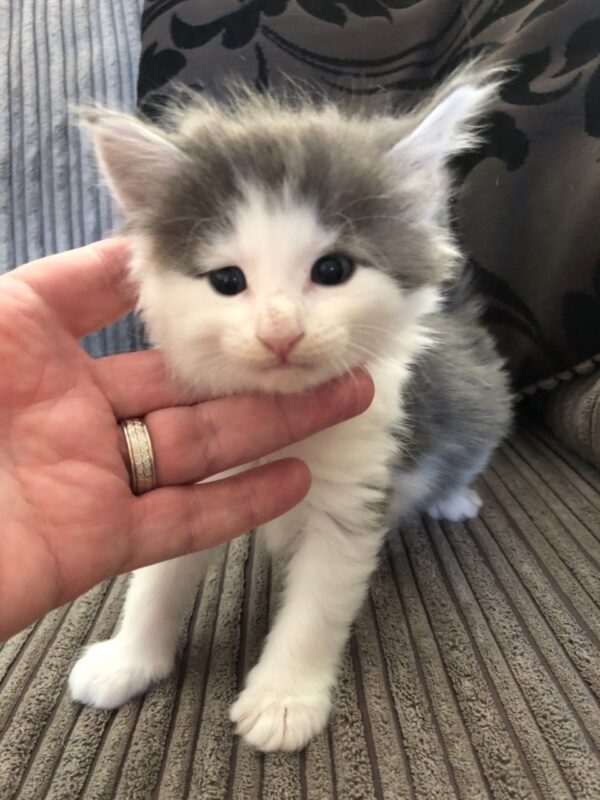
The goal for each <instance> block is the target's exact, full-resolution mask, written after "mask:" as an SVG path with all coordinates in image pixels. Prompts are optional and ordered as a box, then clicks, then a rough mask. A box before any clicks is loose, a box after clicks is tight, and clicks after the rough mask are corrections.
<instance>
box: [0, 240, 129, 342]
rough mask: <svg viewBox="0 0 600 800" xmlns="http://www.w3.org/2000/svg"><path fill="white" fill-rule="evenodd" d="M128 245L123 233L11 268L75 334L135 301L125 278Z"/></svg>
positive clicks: (114, 315) (93, 327) (104, 321)
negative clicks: (120, 235)
mask: <svg viewBox="0 0 600 800" xmlns="http://www.w3.org/2000/svg"><path fill="white" fill-rule="evenodd" d="M128 259H129V248H128V245H127V240H126V239H125V238H123V237H115V238H113V239H105V240H104V241H101V242H95V243H94V244H90V245H87V246H86V247H80V248H78V249H77V250H69V251H68V252H66V253H59V254H57V255H54V256H48V257H47V258H40V259H38V260H37V261H32V262H31V263H30V264H25V265H24V266H22V267H19V268H18V269H16V270H14V271H13V272H12V273H11V277H13V278H17V279H18V280H22V281H24V282H25V283H27V284H28V285H29V286H31V288H32V289H33V290H34V291H35V292H36V294H38V295H39V296H40V297H41V298H42V299H43V301H44V302H45V303H46V304H47V305H48V306H50V307H51V308H52V309H54V311H55V312H56V314H57V316H58V317H60V319H61V321H62V322H63V323H64V324H65V325H66V326H67V327H68V328H69V330H70V331H72V333H73V334H75V336H78V337H79V336H84V335H85V334H86V333H91V332H92V331H94V330H97V329H98V328H102V327H103V326H104V325H108V324H109V323H111V322H114V321H115V320H117V319H119V318H120V317H122V316H123V315H124V314H126V313H127V312H128V311H130V310H131V309H132V308H133V306H134V305H135V291H134V289H133V287H132V286H131V284H130V283H129V281H128V273H127V261H128Z"/></svg>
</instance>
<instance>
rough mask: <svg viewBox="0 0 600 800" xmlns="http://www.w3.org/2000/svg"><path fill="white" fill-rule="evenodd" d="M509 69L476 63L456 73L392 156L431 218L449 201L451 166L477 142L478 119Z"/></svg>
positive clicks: (401, 176)
mask: <svg viewBox="0 0 600 800" xmlns="http://www.w3.org/2000/svg"><path fill="white" fill-rule="evenodd" d="M505 75H506V68H505V67H495V68H493V69H487V70H485V71H482V70H481V68H479V69H477V67H476V65H471V66H469V67H467V68H466V69H462V70H460V71H459V72H457V73H455V74H454V75H453V76H452V77H451V78H450V79H449V80H448V81H446V83H445V84H443V85H442V87H441V88H440V90H439V91H438V92H436V94H435V95H434V96H433V98H432V99H431V100H430V101H429V102H428V103H426V105H425V106H424V107H423V108H421V109H420V111H418V112H417V115H418V116H417V124H416V126H415V127H414V128H413V130H412V131H411V132H410V133H408V134H407V135H406V136H405V137H404V138H403V139H401V140H400V141H399V142H398V143H397V144H396V145H394V147H392V149H391V150H390V151H389V152H388V154H387V157H388V159H389V160H390V161H391V163H392V164H393V165H394V168H395V169H396V170H397V172H398V178H399V180H400V181H401V182H402V184H403V185H405V186H406V185H408V186H410V187H411V188H413V189H415V190H417V191H418V193H419V196H420V197H421V201H422V207H421V208H420V209H419V213H420V214H421V215H425V219H426V220H432V221H439V218H440V214H443V213H444V212H443V209H444V208H445V207H446V205H447V202H448V179H447V175H446V165H447V163H448V161H449V160H450V159H451V158H452V156H455V155H457V154H458V153H461V152H463V151H465V150H469V149H471V148H473V147H474V146H475V145H476V144H477V142H478V138H479V137H478V125H477V123H478V121H479V120H480V119H481V117H482V115H483V114H484V113H485V112H486V111H487V110H488V108H489V106H490V104H491V101H492V100H493V99H494V97H496V96H497V93H498V89H499V86H500V85H501V83H502V78H503V77H504V76H505Z"/></svg>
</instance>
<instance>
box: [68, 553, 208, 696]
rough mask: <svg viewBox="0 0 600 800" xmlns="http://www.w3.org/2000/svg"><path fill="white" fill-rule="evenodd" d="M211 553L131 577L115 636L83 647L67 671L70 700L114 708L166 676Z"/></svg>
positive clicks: (164, 564)
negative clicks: (69, 670)
mask: <svg viewBox="0 0 600 800" xmlns="http://www.w3.org/2000/svg"><path fill="white" fill-rule="evenodd" d="M215 552H216V551H215V550H212V551H204V552H202V553H193V554H192V555H189V556H183V557H182V558H174V559H172V560H171V561H165V562H163V563H162V564H154V565H153V566H151V567H145V568H144V569H139V570H137V571H136V572H134V573H133V576H132V578H131V583H130V585H129V589H128V591H127V598H126V600H125V610H124V612H123V620H122V622H121V624H120V626H119V631H118V633H117V634H116V636H114V637H113V638H112V639H107V640H106V641H104V642H97V643H96V644H93V645H91V647H88V648H87V650H86V651H85V652H84V654H83V655H82V656H81V657H80V658H79V660H78V661H77V663H76V664H75V666H74V667H73V669H72V670H71V675H70V676H69V688H70V690H71V695H72V697H73V699H74V700H78V701H79V702H80V703H86V704H88V705H92V706H96V707H97V708H117V707H118V706H120V705H122V704H123V703H126V702H127V701H128V700H129V699H130V698H131V697H133V696H134V695H137V694H140V693H142V692H145V691H146V689H147V688H148V687H149V686H150V684H152V683H154V682H155V681H158V680H161V679H162V678H165V677H166V676H167V675H168V674H169V673H170V672H171V670H172V669H173V665H174V660H175V650H176V647H177V639H178V635H179V626H180V623H181V617H182V615H183V614H184V612H185V610H186V607H187V606H188V605H189V604H190V603H191V599H192V597H193V595H194V592H195V591H196V586H197V584H198V580H199V579H200V577H201V576H202V574H203V572H205V571H206V569H207V567H208V565H209V563H210V561H211V560H212V558H214V553H215Z"/></svg>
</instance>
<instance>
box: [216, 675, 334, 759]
mask: <svg viewBox="0 0 600 800" xmlns="http://www.w3.org/2000/svg"><path fill="white" fill-rule="evenodd" d="M330 708H331V699H330V693H329V691H328V690H324V691H320V690H316V691H315V689H314V687H311V688H307V690H306V691H303V690H302V687H295V688H294V689H293V690H291V691H286V690H285V689H283V688H278V687H277V686H274V685H273V686H265V685H261V684H255V685H250V686H248V688H247V689H244V691H243V692H242V693H241V694H240V695H239V697H238V699H237V700H236V701H235V703H234V704H233V705H232V706H231V709H230V712H229V717H230V719H231V721H232V722H233V723H235V726H236V727H235V732H236V733H237V734H238V735H240V736H243V737H244V739H245V741H246V742H247V743H248V744H249V745H251V746H252V747H256V748H257V749H258V750H263V751H264V752H272V751H273V750H301V749H302V748H303V747H304V746H305V745H306V744H308V742H309V741H310V740H311V739H312V738H313V737H314V736H316V735H317V734H318V733H319V732H320V731H322V730H323V728H324V727H325V724H326V723H327V717H328V716H329V710H330Z"/></svg>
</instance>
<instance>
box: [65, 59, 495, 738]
mask: <svg viewBox="0 0 600 800" xmlns="http://www.w3.org/2000/svg"><path fill="white" fill-rule="evenodd" d="M498 80H499V73H498V71H494V70H491V71H490V70H487V71H486V70H483V69H481V68H477V67H471V68H470V69H468V70H467V71H462V72H461V73H458V74H456V75H454V76H453V77H452V78H451V79H450V80H449V81H447V82H446V83H445V85H444V86H442V88H441V89H440V90H439V91H438V92H437V94H436V95H435V96H434V97H432V98H431V99H430V100H429V102H427V103H426V104H424V105H423V106H421V107H420V108H419V109H417V110H416V111H414V112H413V113H411V114H408V115H405V116H403V117H401V118H397V117H396V116H394V115H391V114H388V113H387V112H384V113H381V114H379V115H376V116H371V115H366V114H365V113H364V112H360V111H358V112H356V111H355V112H348V111H342V110H341V109H340V108H338V107H336V106H335V105H332V104H329V103H326V102H311V101H309V100H306V99H303V100H300V101H290V100H285V99H284V100H278V99H273V98H269V97H261V96H256V95H253V94H252V93H251V92H243V91H242V92H240V91H236V92H234V93H233V95H232V97H231V99H230V102H229V103H225V104H223V105H217V104H215V103H213V102H210V101H208V100H206V99H204V98H196V99H194V100H192V101H191V102H190V103H188V104H187V105H186V106H185V107H183V108H178V109H176V110H174V111H172V112H170V114H169V115H168V116H167V117H166V122H164V123H163V127H162V128H158V127H155V126H152V125H149V124H147V123H146V122H144V121H140V120H136V119H134V118H131V117H128V116H125V115H122V114H118V113H110V112H95V113H93V114H91V115H90V118H89V120H88V123H89V125H90V126H91V129H92V133H93V137H94V140H95V144H96V149H97V152H98V155H99V159H100V162H101V165H102V167H103V170H104V172H105V174H106V176H107V179H108V181H109V183H110V185H111V187H112V189H113V191H114V194H115V196H116V197H117V199H118V200H119V202H120V204H121V206H122V208H123V210H124V211H125V214H126V217H127V223H128V230H129V233H130V235H131V239H132V242H133V251H134V258H133V266H132V274H133V277H134V279H135V280H136V282H137V283H138V285H139V289H140V303H139V305H140V310H141V313H142V315H143V318H144V320H145V322H146V325H147V328H148V330H149V332H150V335H151V337H152V338H153V340H154V341H155V342H156V343H157V344H159V345H160V346H162V347H163V348H164V351H165V356H166V358H167V360H168V361H169V363H170V364H171V366H172V368H173V369H174V371H175V372H176V374H177V375H178V376H179V377H180V378H181V379H183V380H184V381H185V382H187V383H188V384H189V385H190V386H196V387H202V388H203V390H204V391H206V389H207V387H208V389H209V390H210V392H212V393H213V394H214V395H222V394H226V393H234V392H246V391H257V392H270V391H278V392H296V391H303V390H306V389H310V388H311V387H313V386H316V385H318V384H320V383H322V382H323V381H325V380H327V379H329V378H331V377H332V376H334V375H338V374H340V373H342V372H344V371H346V370H347V369H349V368H351V367H354V366H357V365H359V364H363V365H366V366H367V367H368V369H369V371H370V372H371V374H372V376H373V380H374V382H375V387H376V392H375V399H374V402H373V404H372V406H371V407H370V408H369V410H368V411H366V412H365V413H364V414H362V415H361V416H360V417H358V418H356V419H352V420H350V421H348V422H344V423H343V424H341V425H338V426H336V427H334V428H332V429H329V430H327V431H324V432H323V433H319V434H317V435H315V436H312V437H311V438H310V439H307V440H305V441H304V442H301V443H300V444H298V445H294V446H293V447H290V448H288V449H287V451H286V453H285V455H292V454H293V455H295V456H298V457H300V458H301V459H303V460H304V461H305V462H306V463H307V464H308V466H309V467H310V470H311V473H312V477H313V485H312V488H311V491H310V493H309V495H308V497H307V498H306V500H305V501H304V502H302V503H301V504H300V505H299V506H298V507H296V508H295V509H294V510H293V511H291V512H290V513H288V514H286V515H285V516H284V517H282V518H280V519H278V520H277V521H275V522H273V523H271V524H270V525H268V526H267V527H266V529H265V530H264V531H263V534H264V538H265V541H266V545H267V547H268V548H269V549H270V550H271V551H283V552H284V553H286V554H287V555H288V557H289V562H288V568H287V581H286V588H285V591H284V597H283V602H282V607H281V609H280V611H279V614H278V616H277V619H276V621H275V624H274V626H273V629H272V631H271V633H270V634H269V637H268V639H267V642H266V645H265V648H264V652H263V654H262V656H261V658H260V661H259V663H258V664H257V666H255V667H254V669H253V670H252V671H251V672H250V674H249V676H248V679H247V683H246V688H245V689H244V690H243V691H242V693H241V694H240V696H239V697H238V699H237V701H236V702H235V703H234V705H233V706H232V709H231V719H232V720H233V721H234V722H235V723H236V725H237V731H238V732H239V733H241V734H242V735H243V736H244V737H245V739H246V740H247V741H248V742H249V743H250V744H252V745H254V746H255V747H257V748H259V749H262V750H276V749H284V750H292V749H297V748H301V747H303V746H304V745H305V744H306V743H307V742H308V741H309V739H310V738H311V737H313V736H314V735H315V734H317V733H318V732H319V731H320V730H321V729H322V728H323V726H324V725H325V723H326V721H327V717H328V715H329V711H330V707H331V695H332V690H333V687H334V684H335V677H336V670H337V667H338V664H339V660H340V656H341V653H342V651H343V648H344V645H345V643H346V640H347V638H348V634H349V629H350V626H351V624H352V621H353V620H354V617H355V616H356V614H357V612H358V610H359V608H360V606H361V603H362V602H363V599H364V597H365V593H366V591H367V586H368V582H369V578H370V575H371V573H372V572H373V570H374V569H375V566H376V562H377V556H378V552H379V549H380V547H381V544H382V541H383V538H384V536H385V533H386V529H387V527H388V523H389V510H390V508H391V509H392V510H393V515H394V517H395V518H396V519H398V518H400V517H401V516H402V515H404V514H407V513H409V512H411V511H414V510H427V511H428V512H429V513H430V514H432V515H434V516H436V517H444V518H448V519H452V520H460V519H464V518H467V517H470V516H473V515H474V514H476V513H477V511H478V508H479V505H480V501H479V498H478V497H477V495H476V493H475V492H474V491H472V490H471V489H470V488H469V485H470V483H471V482H472V480H473V479H474V478H475V476H476V475H477V474H478V473H479V472H480V471H481V469H482V468H483V467H484V465H485V464H486V462H487V461H488V458H489V456H490V454H491V452H492V451H493V449H494V447H495V446H496V445H497V443H498V442H499V441H500V439H501V438H502V436H503V435H504V434H505V433H506V431H507V427H508V425H509V417H510V401H509V394H508V389H507V382H506V378H505V375H504V373H503V370H502V364H501V361H500V359H499V357H498V355H497V354H496V351H495V349H494V346H493V343H492V342H491V340H490V337H489V336H488V334H487V333H486V332H485V330H484V329H483V328H482V327H481V326H480V324H479V322H478V315H477V309H476V308H475V306H474V304H473V303H472V301H469V300H466V301H464V302H458V303H455V304H454V306H453V307H452V308H450V306H449V304H448V303H447V302H446V300H445V299H444V296H443V293H442V291H441V287H442V285H447V283H448V281H450V282H451V280H452V279H453V277H454V276H456V273H457V268H458V266H459V265H460V253H459V251H458V249H457V246H456V243H455V241H454V240H453V237H452V235H451V233H450V229H449V226H448V221H447V205H448V196H449V186H450V181H449V176H448V173H447V163H448V160H449V158H450V157H451V156H453V155H454V154H456V153H458V152H461V151H463V150H465V149H466V148H469V147H471V146H472V145H473V142H474V141H475V138H476V129H475V125H476V121H477V119H478V118H479V117H480V115H481V114H482V112H483V111H484V110H485V109H486V108H487V106H488V103H489V101H490V99H491V98H492V97H493V96H494V94H495V91H496V89H497V85H498ZM329 252H343V253H347V254H349V255H350V256H351V257H352V258H353V259H354V261H355V263H356V264H357V268H356V271H355V273H354V274H353V275H352V277H351V278H350V279H349V280H348V281H347V282H345V283H342V284H340V285H337V286H322V285H316V284H315V283H311V280H310V274H311V267H312V265H313V264H314V262H315V261H316V260H317V259H318V258H319V257H321V256H322V255H324V254H326V253H329ZM227 265H238V266H239V267H241V269H242V270H243V271H244V273H245V276H246V280H247V285H248V288H247V290H246V291H244V292H242V293H240V294H238V295H235V296H224V295H221V294H217V292H216V291H215V290H214V289H213V288H211V286H210V284H209V281H208V280H207V278H206V277H202V278H199V277H198V275H199V274H200V273H202V272H206V271H207V270H213V269H216V268H219V267H223V266H227ZM300 333H303V337H302V338H301V340H300V341H299V342H298V344H297V345H296V346H295V348H294V349H293V351H292V352H291V354H290V356H289V361H290V362H291V363H292V364H293V363H294V362H298V364H299V366H291V367H287V368H286V369H281V368H277V367H276V365H277V357H276V356H275V355H274V353H273V352H272V351H271V350H270V349H268V348H267V347H266V346H265V345H264V344H263V342H262V341H261V339H262V340H268V341H272V340H278V339H290V338H294V337H295V336H297V335H299V334H300ZM259 337H260V338H259ZM281 455H282V453H278V454H276V456H274V457H280V456H281ZM210 560H211V553H200V554H197V555H192V556H188V557H186V558H181V559H176V560H173V561H170V562H168V563H164V564H158V565H156V566H152V567H148V568H146V569H142V570H139V571H138V572H136V573H135V574H134V576H133V580H132V582H131V586H130V589H129V593H128V595H127V600H126V604H125V612H124V618H123V621H122V623H121V626H120V628H119V631H118V633H117V635H116V636H115V638H113V639H111V640H109V641H105V642H100V643H98V644H95V645H93V646H92V647H90V648H89V649H88V650H87V651H86V653H85V654H84V655H83V656H82V658H81V659H80V660H79V661H78V663H77V664H76V665H75V667H74V669H73V672H72V673H71V677H70V687H71V691H72V693H73V696H74V697H75V698H77V699H78V700H81V701H82V702H86V703H90V704H93V705H96V706H99V707H102V708H113V707H115V706H118V705H120V704H121V703H124V702H125V701H127V700H128V699H129V698H130V697H131V696H132V695H134V694H137V693H139V692H142V691H144V690H145V689H146V688H147V687H148V686H149V685H150V684H151V683H152V682H153V681H155V680H158V679H160V678H163V677H164V676H166V675H167V674H168V673H169V672H170V671H171V670H172V668H173V663H174V653H175V648H176V638H177V631H178V622H179V619H180V616H181V614H182V612H183V611H184V609H185V608H186V606H187V605H188V603H189V602H190V599H191V597H192V595H193V593H194V592H195V590H196V584H197V580H198V578H199V576H200V575H201V573H202V571H203V570H204V569H205V568H206V566H207V565H208V563H209V562H210Z"/></svg>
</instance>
